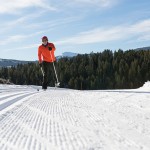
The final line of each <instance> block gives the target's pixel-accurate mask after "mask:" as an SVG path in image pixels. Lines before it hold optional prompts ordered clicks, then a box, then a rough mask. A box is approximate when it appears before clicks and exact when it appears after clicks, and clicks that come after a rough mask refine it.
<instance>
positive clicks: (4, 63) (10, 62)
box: [0, 58, 34, 67]
mask: <svg viewBox="0 0 150 150" xmlns="http://www.w3.org/2000/svg"><path fill="white" fill-rule="evenodd" d="M29 62H32V61H23V60H15V59H1V58H0V67H11V66H17V65H18V64H27V63H29ZM33 62H34V61H33Z"/></svg>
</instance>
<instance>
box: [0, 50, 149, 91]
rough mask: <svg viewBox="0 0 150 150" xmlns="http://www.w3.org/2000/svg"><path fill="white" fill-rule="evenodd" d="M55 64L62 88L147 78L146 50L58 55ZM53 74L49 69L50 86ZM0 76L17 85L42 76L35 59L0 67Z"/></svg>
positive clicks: (130, 83)
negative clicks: (33, 61) (69, 55)
mask: <svg viewBox="0 0 150 150" xmlns="http://www.w3.org/2000/svg"><path fill="white" fill-rule="evenodd" d="M55 64H56V67H57V73H58V78H59V81H60V83H61V85H60V87H62V88H71V89H79V90H96V89H131V88H138V87H140V86H142V85H143V84H144V82H146V81H148V80H150V50H138V51H135V50H128V51H123V50H118V51H115V52H112V51H111V50H104V51H103V52H97V53H93V52H92V53H90V54H82V55H81V54H79V55H77V56H75V57H72V58H67V57H65V58H61V59H59V60H58V61H57V62H56V63H55ZM54 76H55V75H54V72H50V73H49V86H54V83H55V81H54ZM0 78H4V79H9V81H11V82H13V83H14V84H19V85H41V84H42V78H43V77H42V72H41V70H40V67H39V65H38V63H37V62H36V63H28V64H24V65H23V64H18V65H17V67H10V68H7V67H4V68H1V69H0Z"/></svg>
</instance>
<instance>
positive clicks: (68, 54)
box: [56, 52, 78, 60]
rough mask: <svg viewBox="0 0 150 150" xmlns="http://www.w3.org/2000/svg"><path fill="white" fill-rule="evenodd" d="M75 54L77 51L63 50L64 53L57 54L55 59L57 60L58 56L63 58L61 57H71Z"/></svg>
mask: <svg viewBox="0 0 150 150" xmlns="http://www.w3.org/2000/svg"><path fill="white" fill-rule="evenodd" d="M77 55H78V53H72V52H64V53H62V55H59V56H57V57H56V59H57V60H59V59H60V58H63V57H69V58H71V57H74V56H77Z"/></svg>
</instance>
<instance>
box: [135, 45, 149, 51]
mask: <svg viewBox="0 0 150 150" xmlns="http://www.w3.org/2000/svg"><path fill="white" fill-rule="evenodd" d="M134 50H136V51H139V50H150V46H148V47H141V48H136V49H134Z"/></svg>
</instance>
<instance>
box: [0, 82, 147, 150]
mask: <svg viewBox="0 0 150 150" xmlns="http://www.w3.org/2000/svg"><path fill="white" fill-rule="evenodd" d="M37 88H39V87H36V86H19V85H0V93H1V94H0V149H1V150H5V149H10V150H12V149H17V150H27V149H28V150H149V147H150V142H149V141H150V134H149V133H150V116H149V112H150V101H149V100H150V82H147V83H145V85H144V86H143V87H141V88H139V89H132V90H105V91H103V90H101V91H100V90H97V91H78V90H69V89H68V90H67V89H59V88H57V89H54V88H50V87H49V89H48V90H47V91H42V90H40V91H39V92H37V90H36V89H37Z"/></svg>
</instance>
